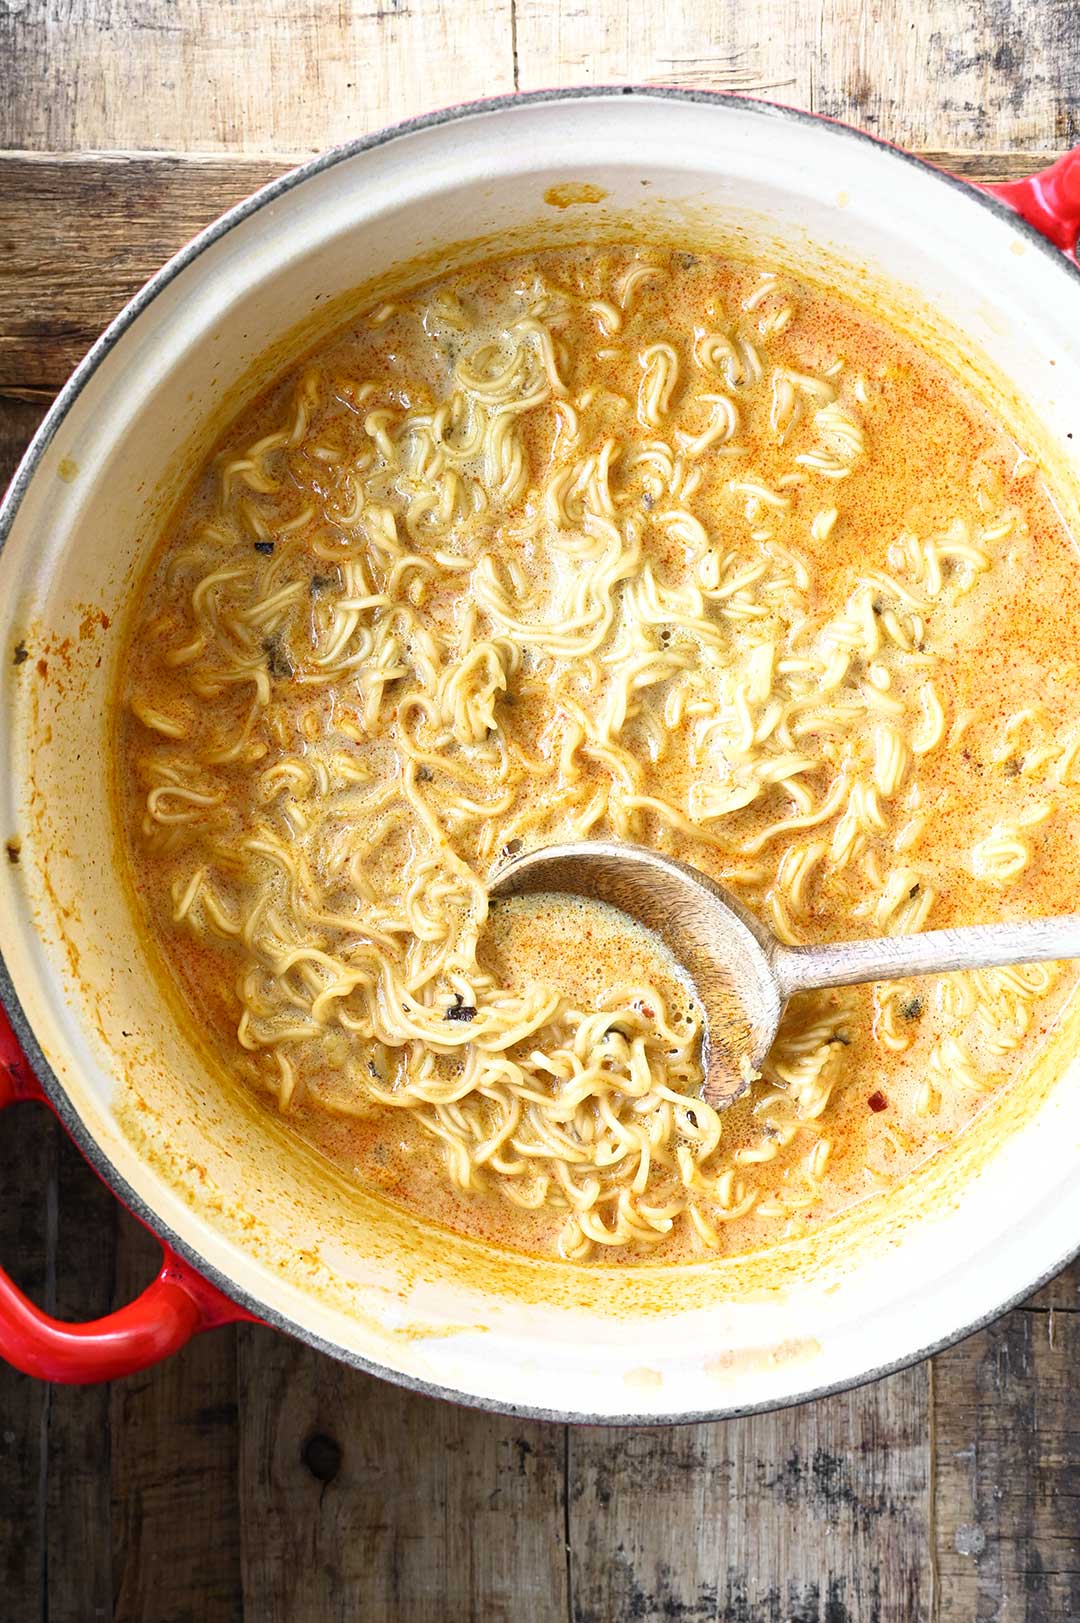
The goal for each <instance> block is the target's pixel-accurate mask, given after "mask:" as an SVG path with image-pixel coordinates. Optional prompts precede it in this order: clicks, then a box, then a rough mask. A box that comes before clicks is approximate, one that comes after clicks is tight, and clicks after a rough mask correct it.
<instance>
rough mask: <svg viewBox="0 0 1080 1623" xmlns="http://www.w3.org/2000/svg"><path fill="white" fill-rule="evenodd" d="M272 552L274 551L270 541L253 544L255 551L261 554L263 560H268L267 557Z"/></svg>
mask: <svg viewBox="0 0 1080 1623" xmlns="http://www.w3.org/2000/svg"><path fill="white" fill-rule="evenodd" d="M273 550H274V543H273V542H272V541H256V542H255V551H256V552H261V553H262V555H263V557H264V558H269V556H270V554H271V553H272V552H273Z"/></svg>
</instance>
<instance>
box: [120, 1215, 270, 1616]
mask: <svg viewBox="0 0 1080 1623" xmlns="http://www.w3.org/2000/svg"><path fill="white" fill-rule="evenodd" d="M160 1265H161V1251H160V1248H159V1247H158V1245H157V1244H156V1242H155V1241H153V1240H152V1239H151V1238H150V1236H149V1235H148V1234H147V1233H146V1232H145V1230H144V1229H143V1228H142V1227H141V1226H140V1225H139V1224H138V1223H136V1222H135V1220H134V1219H133V1218H130V1217H128V1216H127V1215H126V1214H124V1215H123V1216H122V1219H121V1227H120V1243H119V1247H118V1256H117V1279H116V1294H115V1301H116V1304H117V1305H118V1304H119V1303H121V1302H126V1301H130V1300H131V1298H132V1297H133V1296H135V1295H136V1294H137V1293H138V1292H139V1291H140V1290H142V1289H143V1288H144V1286H146V1285H147V1284H148V1283H149V1281H150V1279H151V1278H152V1277H153V1275H154V1273H155V1272H156V1271H157V1269H158V1268H159V1267H160ZM110 1396H111V1404H110V1409H109V1424H108V1431H109V1435H110V1438H111V1451H112V1494H113V1517H112V1559H113V1567H114V1587H115V1606H114V1610H112V1611H110V1613H109V1616H110V1618H112V1619H113V1620H114V1623H151V1620H152V1623H240V1620H241V1619H242V1618H243V1616H244V1606H243V1598H242V1592H241V1573H240V1502H239V1498H238V1492H237V1461H238V1458H239V1451H240V1433H239V1415H238V1408H237V1388H236V1338H235V1332H234V1331H233V1330H232V1329H223V1330H214V1331H212V1332H210V1333H209V1334H207V1335H204V1336H200V1337H199V1338H197V1340H195V1341H194V1342H192V1343H191V1344H190V1346H188V1347H186V1348H185V1349H184V1351H183V1352H182V1353H180V1354H178V1355H177V1356H176V1357H175V1358H173V1359H170V1360H169V1362H168V1363H165V1364H160V1365H159V1366H158V1367H157V1368H156V1369H152V1370H147V1371H146V1373H145V1374H143V1375H136V1376H132V1377H131V1378H130V1379H128V1380H125V1381H118V1382H116V1383H115V1384H114V1385H113V1387H112V1389H111V1394H110ZM251 1615H252V1616H253V1617H257V1616H258V1614H257V1613H255V1614H251Z"/></svg>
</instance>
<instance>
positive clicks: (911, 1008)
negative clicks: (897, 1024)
mask: <svg viewBox="0 0 1080 1623" xmlns="http://www.w3.org/2000/svg"><path fill="white" fill-rule="evenodd" d="M900 1013H901V1014H902V1015H903V1017H904V1019H905V1020H918V1019H919V1017H920V1015H921V1014H922V998H921V997H913V998H910V999H909V1000H908V1002H907V1003H903V1004H901V1006H900Z"/></svg>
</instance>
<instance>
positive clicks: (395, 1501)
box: [239, 1326, 614, 1623]
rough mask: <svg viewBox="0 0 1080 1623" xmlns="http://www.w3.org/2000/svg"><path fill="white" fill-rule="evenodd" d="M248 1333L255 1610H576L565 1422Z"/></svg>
mask: <svg viewBox="0 0 1080 1623" xmlns="http://www.w3.org/2000/svg"><path fill="white" fill-rule="evenodd" d="M239 1345H240V1408H241V1435H242V1451H241V1460H240V1489H241V1496H242V1502H243V1505H244V1604H245V1616H246V1617H247V1618H250V1619H252V1620H255V1619H257V1620H258V1623H297V1620H302V1623H352V1620H353V1619H354V1618H357V1617H363V1619H364V1623H447V1620H448V1619H453V1620H454V1623H459V1620H460V1623H466V1620H468V1619H476V1620H477V1623H521V1620H524V1619H528V1620H529V1623H564V1620H565V1619H566V1617H567V1594H566V1552H565V1548H564V1530H565V1508H564V1503H563V1487H564V1469H565V1449H566V1433H565V1430H564V1428H562V1427H559V1426H543V1425H540V1424H537V1423H535V1422H531V1423H530V1422H528V1421H518V1420H507V1419H502V1418H500V1417H498V1416H494V1415H484V1414H477V1413H476V1412H475V1411H473V1410H470V1409H462V1408H458V1407H456V1406H454V1405H451V1404H448V1403H440V1402H436V1401H433V1400H432V1399H430V1398H423V1397H418V1396H416V1395H415V1394H413V1393H409V1392H404V1391H402V1390H401V1389H400V1388H398V1387H391V1386H387V1385H385V1384H384V1383H382V1382H379V1381H375V1380H373V1379H371V1378H370V1377H369V1376H365V1375H360V1374H357V1373H356V1372H355V1371H352V1370H348V1369H345V1368H344V1367H343V1366H341V1365H337V1364H334V1363H331V1362H330V1361H329V1360H328V1359H326V1358H323V1357H321V1356H319V1355H318V1354H317V1353H313V1352H311V1351H310V1350H309V1349H307V1348H305V1347H301V1346H300V1345H298V1344H297V1343H294V1342H290V1341H287V1340H285V1339H284V1338H282V1337H280V1336H277V1335H275V1334H274V1333H273V1332H271V1331H269V1330H263V1329H259V1328H253V1327H250V1326H245V1327H244V1328H242V1329H241V1330H240V1332H239ZM613 1617H614V1614H613Z"/></svg>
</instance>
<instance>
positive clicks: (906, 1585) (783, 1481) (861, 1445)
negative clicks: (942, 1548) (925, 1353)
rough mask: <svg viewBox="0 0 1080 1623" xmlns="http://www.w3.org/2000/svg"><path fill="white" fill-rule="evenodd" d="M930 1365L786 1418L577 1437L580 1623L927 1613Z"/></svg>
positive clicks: (573, 1478) (914, 1620) (574, 1533)
mask: <svg viewBox="0 0 1080 1623" xmlns="http://www.w3.org/2000/svg"><path fill="white" fill-rule="evenodd" d="M927 1401H928V1373H927V1367H926V1366H925V1365H922V1366H920V1367H919V1368H917V1369H914V1370H907V1371H905V1372H903V1373H901V1374H899V1375H894V1376H892V1377H890V1378H889V1379H888V1380H884V1381H880V1382H878V1383H877V1384H876V1385H874V1386H871V1387H863V1388H862V1389H861V1390H859V1391H857V1392H849V1393H845V1394H842V1395H841V1396H839V1397H834V1398H824V1399H821V1400H820V1401H819V1402H817V1403H813V1404H806V1405H804V1406H802V1407H800V1408H797V1409H788V1410H784V1411H783V1412H781V1413H779V1414H770V1415H756V1416H752V1417H751V1418H749V1419H746V1420H733V1421H728V1422H726V1423H722V1424H717V1425H705V1426H682V1427H672V1428H669V1429H665V1430H662V1431H655V1432H650V1431H622V1432H610V1431H606V1432H605V1431H574V1432H571V1434H570V1470H569V1482H570V1514H569V1535H570V1545H571V1549H572V1552H573V1553H572V1562H571V1574H572V1595H573V1611H572V1618H573V1623H609V1620H612V1619H615V1618H620V1619H621V1618H640V1619H645V1620H648V1623H653V1620H656V1623H660V1620H663V1619H671V1618H678V1619H680V1620H681V1623H706V1620H709V1623H712V1620H714V1619H724V1620H729V1619H730V1620H731V1623H921V1620H929V1618H930V1616H931V1604H932V1595H931V1581H930V1560H929V1544H928V1537H927V1528H928V1525H929V1512H930V1483H929V1471H928V1450H927V1446H926V1442H927V1436H928V1409H927Z"/></svg>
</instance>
